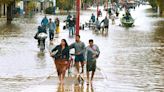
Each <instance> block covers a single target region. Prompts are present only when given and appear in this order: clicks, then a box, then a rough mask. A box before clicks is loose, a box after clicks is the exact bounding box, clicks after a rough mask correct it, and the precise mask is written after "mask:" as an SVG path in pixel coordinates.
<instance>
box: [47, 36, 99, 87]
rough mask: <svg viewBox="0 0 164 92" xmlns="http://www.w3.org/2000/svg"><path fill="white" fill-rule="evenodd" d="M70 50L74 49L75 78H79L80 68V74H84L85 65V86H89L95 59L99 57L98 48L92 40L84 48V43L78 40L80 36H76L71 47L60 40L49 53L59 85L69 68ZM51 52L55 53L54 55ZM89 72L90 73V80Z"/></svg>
mask: <svg viewBox="0 0 164 92" xmlns="http://www.w3.org/2000/svg"><path fill="white" fill-rule="evenodd" d="M70 49H75V60H74V61H75V62H74V63H75V67H76V69H77V75H76V76H77V77H80V75H79V74H80V66H81V69H82V71H81V73H83V72H84V65H85V63H86V66H87V67H86V68H87V69H86V71H87V84H89V82H92V80H93V77H94V73H95V70H96V59H97V58H98V57H99V55H100V51H99V47H98V46H97V45H95V44H94V41H93V40H92V39H90V40H89V45H88V46H87V47H86V46H85V43H84V42H82V41H81V40H80V35H76V41H75V42H74V43H72V44H71V45H68V43H67V41H66V40H65V39H62V40H61V43H60V45H57V46H56V47H55V48H54V49H52V51H51V53H50V55H51V57H53V58H54V62H55V65H56V69H57V73H58V77H59V80H60V83H61V84H63V83H64V78H65V74H66V71H67V70H68V68H69V66H70ZM53 52H56V53H55V54H54V53H53ZM85 61H86V62H85ZM90 71H92V76H91V79H90V74H89V73H90Z"/></svg>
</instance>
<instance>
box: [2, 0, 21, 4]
mask: <svg viewBox="0 0 164 92" xmlns="http://www.w3.org/2000/svg"><path fill="white" fill-rule="evenodd" d="M14 1H16V2H17V1H20V0H0V3H4V4H10V3H13V2H14Z"/></svg>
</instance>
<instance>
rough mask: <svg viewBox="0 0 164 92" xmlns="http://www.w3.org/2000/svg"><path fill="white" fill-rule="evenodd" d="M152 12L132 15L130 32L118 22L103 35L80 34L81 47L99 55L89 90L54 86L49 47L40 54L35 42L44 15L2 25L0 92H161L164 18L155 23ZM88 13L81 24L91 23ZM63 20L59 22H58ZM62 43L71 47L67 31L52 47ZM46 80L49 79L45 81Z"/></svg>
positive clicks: (143, 10)
mask: <svg viewBox="0 0 164 92" xmlns="http://www.w3.org/2000/svg"><path fill="white" fill-rule="evenodd" d="M150 8H151V7H150V6H141V7H140V8H136V10H132V11H131V13H132V16H133V17H134V19H135V24H134V25H135V26H134V27H132V28H124V27H121V26H119V24H120V21H119V19H117V20H116V24H115V25H112V23H111V21H110V28H109V33H108V34H107V35H106V34H95V33H93V32H92V31H90V30H89V29H87V28H86V29H85V30H84V31H80V34H81V40H82V41H84V42H85V43H86V44H88V40H89V39H91V38H92V39H94V40H95V43H96V44H97V45H98V46H99V47H100V50H101V55H100V58H99V59H98V62H97V67H98V69H97V72H96V76H95V80H94V81H93V85H92V86H91V85H90V86H87V85H86V84H85V83H84V84H83V85H76V84H74V83H72V84H70V85H65V86H64V87H60V86H59V85H58V79H57V74H56V72H55V67H54V64H53V59H52V58H51V57H50V55H49V51H48V48H49V42H48V41H47V42H46V46H47V48H46V49H47V50H46V52H45V54H42V53H40V52H39V49H38V48H37V41H36V40H34V35H35V33H36V31H37V26H38V25H39V24H40V21H41V19H42V18H43V16H44V15H39V14H38V15H36V16H35V17H34V18H33V19H22V20H21V19H18V20H15V21H13V23H12V24H11V25H9V26H6V25H5V24H4V22H3V19H1V20H0V70H1V71H0V92H101V91H103V92H164V72H163V71H164V18H161V17H158V16H157V15H156V14H155V13H153V12H152V11H151V9H150ZM92 12H95V11H92ZM92 12H83V13H82V17H81V21H82V23H85V21H87V20H89V18H90V15H91V13H92ZM104 14H105V13H104ZM120 16H121V15H120ZM48 17H51V18H56V17H54V16H48ZM65 17H66V16H59V18H60V19H61V22H63V21H64V18H65ZM84 18H85V21H84ZM102 18H103V17H102ZM102 18H101V19H102ZM18 21H19V22H18ZM62 27H63V23H62V26H61V29H62ZM62 38H66V39H67V40H68V43H69V44H71V43H72V42H74V39H73V38H69V37H68V31H61V34H60V35H59V38H55V44H59V42H60V39H62ZM47 40H48V39H47ZM54 72H55V73H54ZM49 76H51V78H50V79H49V80H47V77H49ZM51 80H52V81H51Z"/></svg>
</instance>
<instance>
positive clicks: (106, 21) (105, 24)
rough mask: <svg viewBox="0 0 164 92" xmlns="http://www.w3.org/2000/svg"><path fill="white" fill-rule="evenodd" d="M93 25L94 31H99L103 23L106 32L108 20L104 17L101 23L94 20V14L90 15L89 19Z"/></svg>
mask: <svg viewBox="0 0 164 92" xmlns="http://www.w3.org/2000/svg"><path fill="white" fill-rule="evenodd" d="M90 20H91V21H92V23H93V24H95V25H96V29H97V30H100V29H101V24H102V23H103V28H104V29H105V30H107V31H108V28H109V19H108V17H107V16H106V17H105V18H104V19H103V20H102V21H101V22H100V21H99V18H97V19H96V16H95V15H94V14H92V15H91V19H90Z"/></svg>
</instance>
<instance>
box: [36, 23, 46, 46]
mask: <svg viewBox="0 0 164 92" xmlns="http://www.w3.org/2000/svg"><path fill="white" fill-rule="evenodd" d="M40 33H46V34H47V31H46V28H45V27H44V26H38V32H37V36H38V35H39V34H40ZM37 40H38V47H39V46H40V39H39V38H38V37H37ZM45 40H46V39H44V40H43V44H44V46H45Z"/></svg>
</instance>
